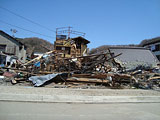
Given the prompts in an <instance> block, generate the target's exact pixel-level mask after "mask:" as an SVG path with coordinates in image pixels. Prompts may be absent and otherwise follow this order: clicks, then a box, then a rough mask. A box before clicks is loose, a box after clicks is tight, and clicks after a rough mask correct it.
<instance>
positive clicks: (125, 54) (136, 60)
mask: <svg viewBox="0 0 160 120" xmlns="http://www.w3.org/2000/svg"><path fill="white" fill-rule="evenodd" d="M109 49H110V51H111V52H113V53H114V54H115V55H117V54H120V53H122V55H120V56H118V57H117V58H116V59H118V60H119V61H121V62H123V63H124V66H125V67H126V68H130V67H134V66H137V65H144V64H145V65H152V66H156V65H157V63H158V62H159V61H158V59H157V58H156V57H155V56H154V55H153V54H152V52H151V51H150V50H149V49H146V48H143V47H110V48H109Z"/></svg>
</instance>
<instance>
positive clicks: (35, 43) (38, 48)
mask: <svg viewBox="0 0 160 120" xmlns="http://www.w3.org/2000/svg"><path fill="white" fill-rule="evenodd" d="M17 40H18V41H20V42H21V43H23V44H24V45H25V46H27V54H28V55H31V54H32V52H40V53H45V52H48V51H50V50H53V49H54V45H53V44H52V43H50V42H48V41H46V40H43V39H40V38H37V37H31V38H23V39H22V38H18V39H17Z"/></svg>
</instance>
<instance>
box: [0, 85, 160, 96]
mask: <svg viewBox="0 0 160 120" xmlns="http://www.w3.org/2000/svg"><path fill="white" fill-rule="evenodd" d="M0 91H1V93H13V94H41V95H83V96H160V91H155V90H141V89H71V88H45V87H26V86H0Z"/></svg>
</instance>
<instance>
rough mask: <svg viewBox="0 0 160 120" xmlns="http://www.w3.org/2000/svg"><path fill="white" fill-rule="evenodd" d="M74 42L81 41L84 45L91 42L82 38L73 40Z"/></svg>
mask: <svg viewBox="0 0 160 120" xmlns="http://www.w3.org/2000/svg"><path fill="white" fill-rule="evenodd" d="M72 40H74V41H81V42H83V43H85V44H88V43H90V41H89V40H87V39H85V38H83V37H81V36H79V37H75V38H72Z"/></svg>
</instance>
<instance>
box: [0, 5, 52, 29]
mask: <svg viewBox="0 0 160 120" xmlns="http://www.w3.org/2000/svg"><path fill="white" fill-rule="evenodd" d="M0 8H1V9H3V10H5V11H7V12H9V13H11V14H13V15H16V16H18V17H20V18H22V19H24V20H26V21H29V22H31V23H33V24H35V25H38V26H40V27H42V28H45V29H47V30H49V31H52V32H55V31H54V30H52V29H50V28H48V27H46V26H44V25H41V24H39V23H36V22H34V21H32V20H30V19H28V18H25V17H23V16H21V15H19V14H17V13H14V12H12V11H11V10H8V9H6V8H4V7H1V6H0Z"/></svg>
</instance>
